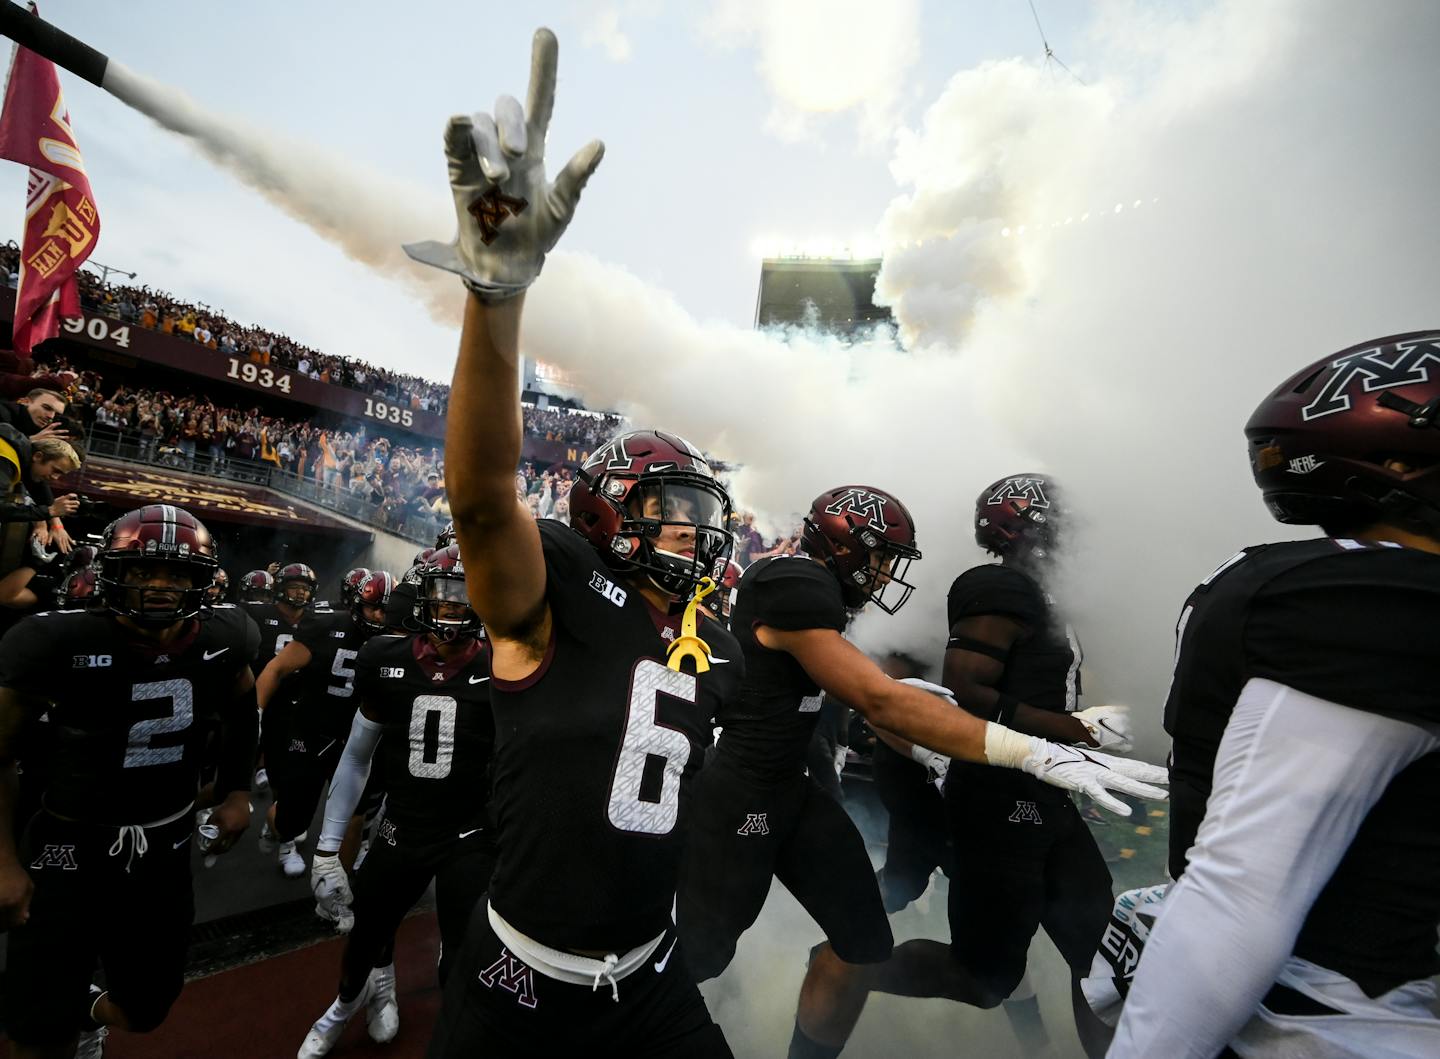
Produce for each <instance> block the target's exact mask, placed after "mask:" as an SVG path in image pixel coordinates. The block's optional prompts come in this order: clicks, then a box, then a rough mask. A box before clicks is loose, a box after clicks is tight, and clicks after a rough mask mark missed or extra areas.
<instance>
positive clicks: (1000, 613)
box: [945, 563, 1084, 803]
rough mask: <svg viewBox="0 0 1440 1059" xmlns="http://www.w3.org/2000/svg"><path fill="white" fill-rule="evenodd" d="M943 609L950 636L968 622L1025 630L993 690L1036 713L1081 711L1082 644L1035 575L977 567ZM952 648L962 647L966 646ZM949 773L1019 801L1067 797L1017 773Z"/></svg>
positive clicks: (953, 588) (961, 769)
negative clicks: (987, 620) (1009, 623)
mask: <svg viewBox="0 0 1440 1059" xmlns="http://www.w3.org/2000/svg"><path fill="white" fill-rule="evenodd" d="M945 609H946V619H947V622H948V625H949V628H950V635H951V636H952V637H953V636H954V635H955V626H956V625H957V624H959V623H960V622H962V621H964V620H965V619H966V618H978V617H985V616H997V617H1004V618H1010V619H1012V620H1014V621H1016V622H1019V623H1020V624H1021V625H1022V626H1024V632H1022V633H1021V635H1020V637H1019V638H1018V639H1017V640H1016V641H1015V642H1014V643H1013V644H1012V645H1011V647H1010V653H1009V654H1008V655H1007V656H1006V658H1005V670H1004V672H1003V673H1002V674H1001V675H1000V680H999V681H998V682H997V683H996V685H995V690H997V691H999V692H1002V693H1003V694H1006V695H1010V696H1012V697H1014V698H1015V699H1017V700H1019V701H1020V702H1023V703H1024V704H1025V705H1027V706H1033V707H1035V708H1036V709H1039V710H1051V711H1053V712H1056V713H1066V712H1070V711H1074V710H1076V709H1078V708H1079V696H1080V664H1081V662H1082V661H1083V660H1084V654H1083V652H1082V651H1081V649H1080V641H1079V640H1078V639H1077V638H1076V637H1075V633H1074V631H1073V630H1072V629H1071V628H1070V627H1069V626H1068V625H1067V624H1065V621H1064V620H1063V619H1062V618H1061V617H1060V616H1059V615H1058V614H1057V613H1056V611H1055V606H1054V603H1053V602H1052V601H1051V599H1050V598H1049V597H1048V596H1047V595H1046V594H1045V592H1044V590H1043V589H1042V588H1041V587H1040V584H1039V582H1037V581H1036V580H1035V579H1034V578H1033V577H1031V576H1029V575H1028V574H1025V573H1022V572H1021V571H1019V570H1016V569H1014V568H1013V567H1008V566H999V565H996V564H993V563H991V564H986V565H984V566H976V567H974V568H972V569H970V570H966V571H965V572H964V573H963V574H961V575H960V576H959V577H957V578H956V579H955V581H954V582H953V583H952V584H951V585H950V594H949V596H948V597H947V598H946V602H945ZM955 646H957V647H961V648H963V647H964V643H963V642H961V643H957V644H955ZM986 719H987V720H994V718H993V717H991V718H986ZM956 769H958V771H954V770H956ZM952 771H953V775H954V779H953V780H951V781H950V782H952V783H960V782H965V783H967V784H976V785H984V787H985V789H986V790H987V791H992V792H993V791H1000V790H1003V791H1004V792H1007V793H1008V792H1013V793H1014V796H1015V797H1016V798H1020V799H1030V800H1039V801H1044V802H1052V803H1053V802H1061V801H1068V800H1069V797H1070V796H1069V794H1068V793H1066V792H1065V791H1064V790H1061V789H1060V788H1059V787H1052V786H1050V785H1049V784H1048V783H1042V782H1041V781H1040V780H1037V779H1035V778H1033V777H1031V776H1027V775H1025V774H1024V773H1023V772H1020V771H1018V770H1016V769H998V768H992V767H990V766H988V765H980V764H975V763H972V762H956V763H955V765H954V766H953V767H952Z"/></svg>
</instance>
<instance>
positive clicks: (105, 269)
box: [85, 257, 135, 287]
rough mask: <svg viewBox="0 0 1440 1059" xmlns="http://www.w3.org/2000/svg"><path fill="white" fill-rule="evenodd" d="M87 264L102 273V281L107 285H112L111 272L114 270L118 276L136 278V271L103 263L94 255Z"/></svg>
mask: <svg viewBox="0 0 1440 1059" xmlns="http://www.w3.org/2000/svg"><path fill="white" fill-rule="evenodd" d="M85 265H88V266H89V267H90V268H93V269H96V270H97V271H98V272H99V273H100V282H101V283H103V284H105V285H106V286H107V287H108V286H109V285H110V273H112V272H113V273H115V274H116V275H117V276H124V277H125V278H126V279H134V278H135V273H133V272H126V271H125V270H124V269H123V268H116V267H115V266H114V265H102V264H101V263H100V262H98V261H96V260H95V259H94V258H93V257H92V258H91V259H90V260H89V261H86V262H85Z"/></svg>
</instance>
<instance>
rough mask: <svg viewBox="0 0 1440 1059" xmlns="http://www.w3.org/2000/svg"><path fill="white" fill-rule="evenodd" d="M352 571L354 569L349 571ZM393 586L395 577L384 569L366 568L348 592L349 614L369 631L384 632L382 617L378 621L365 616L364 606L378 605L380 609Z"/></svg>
mask: <svg viewBox="0 0 1440 1059" xmlns="http://www.w3.org/2000/svg"><path fill="white" fill-rule="evenodd" d="M351 572H352V573H353V572H354V571H351ZM394 587H395V578H394V576H393V575H392V574H390V573H388V572H387V571H385V570H368V571H366V573H365V576H364V578H362V579H361V581H360V584H358V585H356V586H355V589H354V591H353V592H351V594H350V604H349V605H350V615H351V617H353V618H354V619H355V621H356V622H357V623H358V624H359V625H361V626H363V627H364V628H365V629H367V630H369V631H370V632H372V633H374V632H384V631H385V628H386V625H385V621H384V619H383V618H382V619H381V620H380V621H378V622H374V621H371V620H370V619H369V618H367V617H366V616H365V608H366V607H379V608H380V609H381V610H382V611H383V610H384V609H385V608H386V606H388V605H389V603H390V592H391V590H392V589H394Z"/></svg>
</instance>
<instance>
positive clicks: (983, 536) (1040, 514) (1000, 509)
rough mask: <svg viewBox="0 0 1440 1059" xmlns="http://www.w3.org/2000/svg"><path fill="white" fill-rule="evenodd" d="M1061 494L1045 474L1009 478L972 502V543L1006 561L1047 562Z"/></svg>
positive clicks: (1055, 542) (1053, 546)
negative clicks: (1035, 560)
mask: <svg viewBox="0 0 1440 1059" xmlns="http://www.w3.org/2000/svg"><path fill="white" fill-rule="evenodd" d="M1060 515H1061V505H1060V490H1059V488H1058V487H1057V486H1056V484H1055V480H1054V479H1053V478H1051V477H1049V476H1048V475H1044V474H1034V473H1030V474H1011V475H1007V476H1006V477H1004V478H1001V479H999V480H998V481H994V482H991V483H990V484H989V485H987V486H986V487H985V489H984V491H983V492H981V494H980V495H979V496H978V497H977V498H976V500H975V543H976V544H978V545H980V547H982V548H984V549H985V550H986V551H987V552H989V553H990V554H991V555H998V556H1000V557H1001V558H1009V559H1048V558H1052V557H1053V556H1054V554H1055V549H1056V547H1057V545H1058V543H1059V533H1060V527H1061V523H1062V521H1063V520H1062V519H1061V518H1060Z"/></svg>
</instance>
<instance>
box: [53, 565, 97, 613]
mask: <svg viewBox="0 0 1440 1059" xmlns="http://www.w3.org/2000/svg"><path fill="white" fill-rule="evenodd" d="M95 581H96V578H95V567H93V566H81V567H77V568H76V569H74V570H71V571H70V572H69V573H68V574H66V575H65V580H64V581H61V582H60V590H59V592H58V593H57V594H58V596H59V598H60V605H61V606H62V607H73V606H83V605H85V604H87V603H90V602H92V601H93V600H94V598H95Z"/></svg>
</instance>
